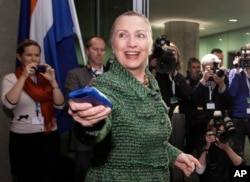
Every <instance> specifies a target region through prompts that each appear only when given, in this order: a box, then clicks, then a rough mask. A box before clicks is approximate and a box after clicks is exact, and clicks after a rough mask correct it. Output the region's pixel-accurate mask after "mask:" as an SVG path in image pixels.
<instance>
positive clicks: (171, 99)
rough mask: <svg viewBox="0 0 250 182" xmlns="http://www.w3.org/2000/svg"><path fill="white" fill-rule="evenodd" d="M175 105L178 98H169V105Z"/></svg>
mask: <svg viewBox="0 0 250 182" xmlns="http://www.w3.org/2000/svg"><path fill="white" fill-rule="evenodd" d="M175 103H178V97H175V96H173V97H171V98H170V104H175Z"/></svg>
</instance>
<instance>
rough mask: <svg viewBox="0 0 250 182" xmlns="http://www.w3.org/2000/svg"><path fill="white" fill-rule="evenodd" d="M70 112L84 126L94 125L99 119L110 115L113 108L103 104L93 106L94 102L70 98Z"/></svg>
mask: <svg viewBox="0 0 250 182" xmlns="http://www.w3.org/2000/svg"><path fill="white" fill-rule="evenodd" d="M68 113H69V114H70V115H71V116H72V117H73V119H74V120H75V121H77V122H79V123H80V124H81V125H82V126H85V127H92V126H94V125H95V124H96V123H98V122H99V121H101V120H103V119H105V118H106V117H108V115H109V114H110V113H111V108H110V107H105V106H103V105H99V106H92V104H90V103H87V102H84V103H78V102H74V101H73V100H69V110H68Z"/></svg>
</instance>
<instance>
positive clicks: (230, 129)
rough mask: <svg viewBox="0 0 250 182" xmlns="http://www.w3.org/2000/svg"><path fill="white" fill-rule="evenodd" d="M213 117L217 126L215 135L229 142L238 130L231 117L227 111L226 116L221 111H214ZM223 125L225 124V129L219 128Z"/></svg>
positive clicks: (224, 141)
mask: <svg viewBox="0 0 250 182" xmlns="http://www.w3.org/2000/svg"><path fill="white" fill-rule="evenodd" d="M213 119H214V127H215V128H216V132H215V133H214V135H215V136H216V137H217V138H218V139H219V140H220V142H222V143H227V142H228V141H229V139H230V137H231V136H232V135H233V134H234V133H235V131H236V128H235V126H234V124H233V122H232V121H231V118H230V117H229V116H228V113H227V111H225V112H224V117H223V116H222V114H221V111H214V118H213ZM221 125H223V126H224V129H225V130H224V131H221V130H219V127H220V126H221Z"/></svg>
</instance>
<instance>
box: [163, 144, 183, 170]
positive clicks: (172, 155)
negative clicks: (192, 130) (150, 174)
mask: <svg viewBox="0 0 250 182" xmlns="http://www.w3.org/2000/svg"><path fill="white" fill-rule="evenodd" d="M167 149H168V155H169V164H170V165H172V166H173V165H174V162H175V160H176V158H177V157H178V155H180V154H181V153H182V151H181V150H179V149H178V148H176V147H174V146H173V145H171V144H170V143H169V145H168V147H167Z"/></svg>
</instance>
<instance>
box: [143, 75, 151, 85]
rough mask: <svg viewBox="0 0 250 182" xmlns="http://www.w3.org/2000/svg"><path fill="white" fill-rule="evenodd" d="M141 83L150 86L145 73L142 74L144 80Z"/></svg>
mask: <svg viewBox="0 0 250 182" xmlns="http://www.w3.org/2000/svg"><path fill="white" fill-rule="evenodd" d="M142 84H143V85H145V86H146V87H149V86H150V83H149V79H148V76H147V75H144V81H143V83H142Z"/></svg>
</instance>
